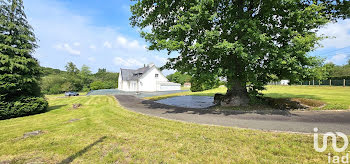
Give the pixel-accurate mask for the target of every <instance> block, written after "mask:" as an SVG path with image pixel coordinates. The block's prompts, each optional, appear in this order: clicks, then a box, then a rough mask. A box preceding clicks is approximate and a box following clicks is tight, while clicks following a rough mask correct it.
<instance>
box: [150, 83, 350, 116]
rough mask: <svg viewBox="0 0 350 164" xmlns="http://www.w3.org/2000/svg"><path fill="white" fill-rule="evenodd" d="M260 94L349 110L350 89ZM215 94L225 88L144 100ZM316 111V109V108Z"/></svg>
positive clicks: (317, 88) (286, 88)
mask: <svg viewBox="0 0 350 164" xmlns="http://www.w3.org/2000/svg"><path fill="white" fill-rule="evenodd" d="M266 88H267V89H266V90H264V91H262V93H263V94H264V95H265V96H266V97H272V98H307V99H315V100H320V101H322V102H324V103H326V106H325V107H323V108H322V109H323V110H329V109H350V101H349V100H350V87H329V86H274V85H270V86H266ZM215 93H223V94H224V93H226V88H225V87H220V88H216V89H211V90H207V91H203V92H190V91H189V92H182V93H175V94H169V95H162V96H154V97H148V98H146V99H152V100H159V99H164V98H169V97H174V96H184V95H197V96H214V94H215ZM316 109H317V108H316Z"/></svg>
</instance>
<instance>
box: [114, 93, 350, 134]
mask: <svg viewBox="0 0 350 164" xmlns="http://www.w3.org/2000/svg"><path fill="white" fill-rule="evenodd" d="M115 97H116V98H117V100H118V101H119V103H120V104H121V105H122V106H123V107H125V108H127V109H129V110H132V111H135V112H139V113H143V114H147V115H151V116H158V117H162V118H166V119H173V120H180V121H186V122H193V123H200V124H210V125H221V126H231V127H240V128H251V129H261V130H267V131H270V130H272V131H289V132H303V133H313V129H314V128H315V127H317V128H318V129H319V132H321V133H325V132H343V133H346V134H348V135H349V134H350V112H349V111H258V112H244V111H230V112H215V111H212V110H208V109H191V108H183V107H174V106H169V105H165V104H159V103H156V102H154V101H152V100H144V99H140V98H137V97H135V96H131V95H116V96H115Z"/></svg>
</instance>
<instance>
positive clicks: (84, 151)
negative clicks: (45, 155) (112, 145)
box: [59, 136, 107, 164]
mask: <svg viewBox="0 0 350 164" xmlns="http://www.w3.org/2000/svg"><path fill="white" fill-rule="evenodd" d="M106 138H107V137H106V136H103V137H101V138H100V139H98V140H97V141H95V142H94V143H92V144H90V145H88V146H86V147H85V148H84V149H82V150H80V151H78V152H76V153H75V154H73V155H71V156H69V157H68V158H66V159H64V160H63V161H61V162H60V163H59V164H66V163H71V162H73V160H74V159H76V158H78V157H79V156H81V155H83V154H84V153H86V152H87V151H88V150H89V149H91V148H92V147H93V146H95V145H97V144H98V143H100V142H103V140H104V139H106Z"/></svg>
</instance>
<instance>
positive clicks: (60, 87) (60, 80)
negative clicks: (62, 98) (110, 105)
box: [41, 62, 119, 94]
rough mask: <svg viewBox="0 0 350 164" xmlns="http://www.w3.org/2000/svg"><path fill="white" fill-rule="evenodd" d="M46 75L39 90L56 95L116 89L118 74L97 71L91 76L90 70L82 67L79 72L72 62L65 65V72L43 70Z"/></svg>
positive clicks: (84, 66) (101, 70) (104, 70)
mask: <svg viewBox="0 0 350 164" xmlns="http://www.w3.org/2000/svg"><path fill="white" fill-rule="evenodd" d="M44 69H45V70H48V71H47V72H48V74H46V76H44V77H43V78H42V81H41V88H42V90H43V93H45V94H58V93H63V92H66V91H84V92H88V91H90V90H96V89H111V88H117V87H118V76H119V74H118V73H113V72H108V71H107V70H106V69H99V70H98V72H97V73H96V74H92V73H91V71H90V68H89V67H88V66H86V65H83V66H82V67H81V69H80V70H79V69H78V68H77V66H76V65H75V64H74V63H73V62H69V63H67V65H66V69H67V70H66V71H56V70H55V69H52V68H44Z"/></svg>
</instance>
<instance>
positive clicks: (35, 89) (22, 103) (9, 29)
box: [0, 0, 47, 119]
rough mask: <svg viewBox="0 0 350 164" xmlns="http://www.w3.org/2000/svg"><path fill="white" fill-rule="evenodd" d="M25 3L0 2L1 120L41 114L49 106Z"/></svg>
mask: <svg viewBox="0 0 350 164" xmlns="http://www.w3.org/2000/svg"><path fill="white" fill-rule="evenodd" d="M35 48H37V44H36V38H35V35H34V32H33V28H32V27H31V26H30V25H29V23H28V21H27V18H26V15H25V13H24V7H23V1H22V0H7V1H5V0H0V101H1V102H0V119H1V118H8V117H16V116H21V115H28V114H34V113H38V112H41V111H43V110H45V109H46V107H47V102H46V101H45V100H44V98H43V97H42V94H41V92H40V87H39V80H40V74H41V68H40V66H39V63H38V61H37V60H36V59H35V58H33V56H32V53H33V52H34V50H35Z"/></svg>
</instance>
